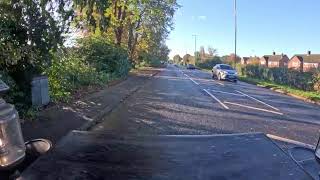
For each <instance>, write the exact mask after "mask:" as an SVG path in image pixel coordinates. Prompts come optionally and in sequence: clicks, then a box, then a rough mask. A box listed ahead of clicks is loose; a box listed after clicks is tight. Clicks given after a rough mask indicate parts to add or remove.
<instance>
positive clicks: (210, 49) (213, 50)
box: [208, 46, 217, 57]
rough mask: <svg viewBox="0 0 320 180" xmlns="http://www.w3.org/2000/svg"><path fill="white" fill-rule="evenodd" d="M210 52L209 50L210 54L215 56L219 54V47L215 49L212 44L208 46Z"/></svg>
mask: <svg viewBox="0 0 320 180" xmlns="http://www.w3.org/2000/svg"><path fill="white" fill-rule="evenodd" d="M208 52H209V56H210V57H213V56H215V55H217V49H214V48H213V47H211V46H208Z"/></svg>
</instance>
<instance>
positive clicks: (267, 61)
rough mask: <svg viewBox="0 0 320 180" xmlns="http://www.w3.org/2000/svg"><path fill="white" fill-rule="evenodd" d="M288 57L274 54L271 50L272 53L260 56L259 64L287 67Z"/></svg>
mask: <svg viewBox="0 0 320 180" xmlns="http://www.w3.org/2000/svg"><path fill="white" fill-rule="evenodd" d="M289 61H290V59H289V58H288V56H287V55H285V54H281V55H276V53H275V52H273V54H272V55H265V56H262V57H261V58H260V65H262V66H266V67H270V68H273V67H287V66H288V63H289Z"/></svg>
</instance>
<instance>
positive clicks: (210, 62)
mask: <svg viewBox="0 0 320 180" xmlns="http://www.w3.org/2000/svg"><path fill="white" fill-rule="evenodd" d="M221 63H222V60H221V58H220V57H219V56H215V57H213V58H211V59H206V60H205V61H203V62H197V64H196V65H197V66H198V67H199V68H202V69H212V67H213V66H215V65H216V64H221Z"/></svg>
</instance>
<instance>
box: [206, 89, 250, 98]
mask: <svg viewBox="0 0 320 180" xmlns="http://www.w3.org/2000/svg"><path fill="white" fill-rule="evenodd" d="M210 91H213V92H218V93H222V94H229V95H233V96H240V97H244V96H245V95H241V94H236V93H230V92H224V91H217V90H212V89H210Z"/></svg>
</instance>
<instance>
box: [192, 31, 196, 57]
mask: <svg viewBox="0 0 320 180" xmlns="http://www.w3.org/2000/svg"><path fill="white" fill-rule="evenodd" d="M192 36H193V37H194V58H195V60H196V59H197V54H196V53H197V35H196V34H194V35H192Z"/></svg>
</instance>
